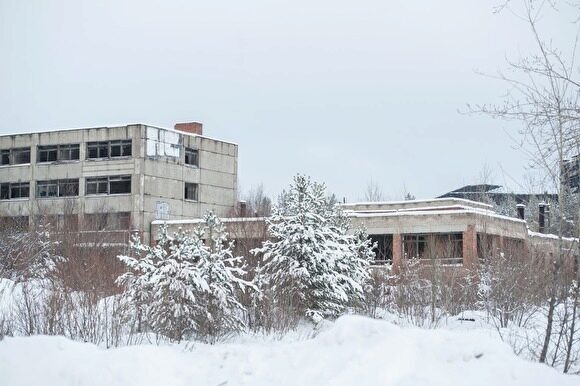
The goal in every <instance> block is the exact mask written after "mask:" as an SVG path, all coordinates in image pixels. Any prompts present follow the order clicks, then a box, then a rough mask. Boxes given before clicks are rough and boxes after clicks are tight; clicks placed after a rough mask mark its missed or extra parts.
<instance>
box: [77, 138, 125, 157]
mask: <svg viewBox="0 0 580 386" xmlns="http://www.w3.org/2000/svg"><path fill="white" fill-rule="evenodd" d="M117 148H118V151H119V153H118V155H113V152H115V153H116V149H117ZM92 149H96V152H97V154H96V157H94V156H91V150H92ZM93 151H94V150H93ZM101 152H103V153H105V152H106V155H104V154H101ZM132 156H133V140H132V139H115V140H110V141H91V142H87V154H86V159H87V160H111V159H118V158H130V157H132Z"/></svg>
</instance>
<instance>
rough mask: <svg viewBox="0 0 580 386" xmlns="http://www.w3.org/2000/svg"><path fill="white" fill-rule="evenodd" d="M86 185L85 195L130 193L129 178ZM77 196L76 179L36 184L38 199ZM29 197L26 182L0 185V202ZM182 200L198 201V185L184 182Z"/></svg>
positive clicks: (92, 180) (94, 180)
mask: <svg viewBox="0 0 580 386" xmlns="http://www.w3.org/2000/svg"><path fill="white" fill-rule="evenodd" d="M86 184H87V185H86V186H87V188H86V194H122V193H131V176H115V177H95V178H87V180H86ZM78 195H79V180H78V179H66V180H52V181H38V182H37V183H36V197H39V198H45V197H74V196H78ZM29 196H30V184H29V183H28V182H21V183H4V184H0V199H2V200H8V199H13V198H14V199H15V198H28V197H29ZM184 198H185V199H186V200H193V201H198V199H199V184H195V183H189V182H186V183H185V191H184Z"/></svg>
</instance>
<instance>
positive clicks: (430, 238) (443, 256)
mask: <svg viewBox="0 0 580 386" xmlns="http://www.w3.org/2000/svg"><path fill="white" fill-rule="evenodd" d="M403 253H404V256H405V257H406V258H409V259H411V258H416V259H424V260H426V261H427V260H435V259H436V260H437V261H438V262H440V263H442V264H462V263H463V233H434V234H410V235H403Z"/></svg>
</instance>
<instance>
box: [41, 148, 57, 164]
mask: <svg viewBox="0 0 580 386" xmlns="http://www.w3.org/2000/svg"><path fill="white" fill-rule="evenodd" d="M57 159H58V146H57V145H51V146H38V161H37V162H54V161H56V160H57Z"/></svg>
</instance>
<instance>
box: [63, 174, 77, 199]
mask: <svg viewBox="0 0 580 386" xmlns="http://www.w3.org/2000/svg"><path fill="white" fill-rule="evenodd" d="M78 195H79V180H78V178H77V179H66V180H58V196H59V197H74V196H78Z"/></svg>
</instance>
